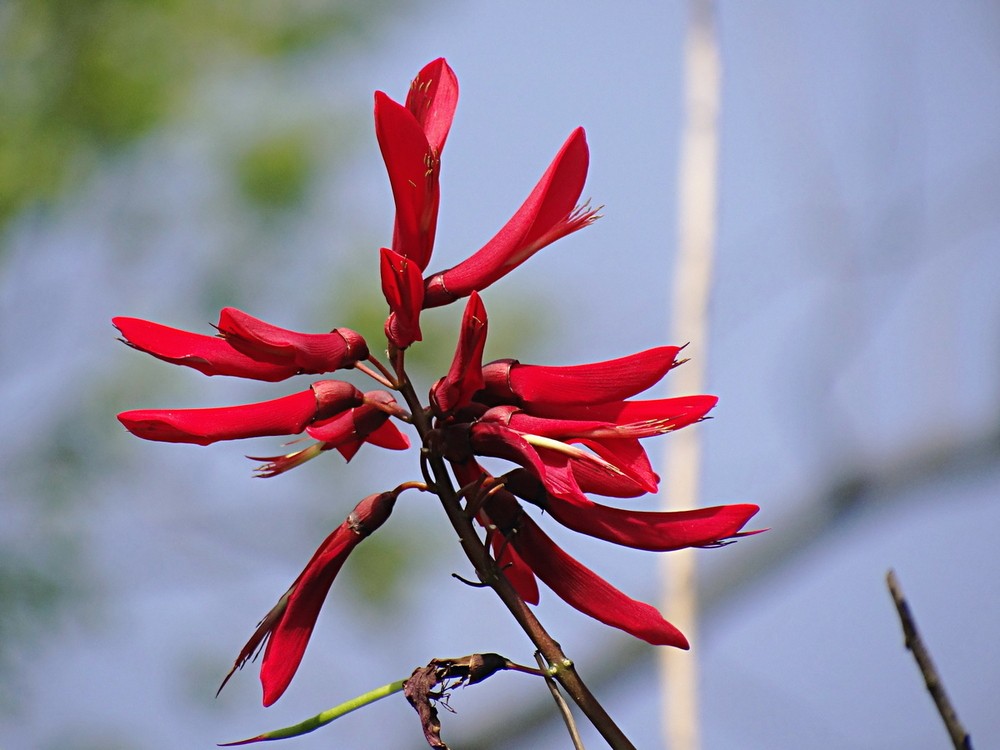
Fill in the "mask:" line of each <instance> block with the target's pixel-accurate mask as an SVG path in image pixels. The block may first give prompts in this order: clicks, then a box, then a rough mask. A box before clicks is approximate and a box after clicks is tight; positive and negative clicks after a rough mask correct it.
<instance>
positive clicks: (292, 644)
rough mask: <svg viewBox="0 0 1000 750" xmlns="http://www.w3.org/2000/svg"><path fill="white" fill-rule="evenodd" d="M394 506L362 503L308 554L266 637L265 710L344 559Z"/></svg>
mask: <svg viewBox="0 0 1000 750" xmlns="http://www.w3.org/2000/svg"><path fill="white" fill-rule="evenodd" d="M395 501H396V497H395V495H393V494H392V493H388V492H386V493H382V494H379V495H370V496H368V497H366V498H365V499H364V500H362V501H361V502H360V503H359V504H358V505H357V507H355V509H354V511H353V512H352V513H351V514H350V515H349V516H348V517H347V520H346V521H344V523H342V524H341V525H340V526H339V527H337V529H336V530H334V532H333V533H332V534H330V535H329V536H328V537H327V538H326V540H324V542H323V544H321V545H320V547H319V549H318V550H317V551H316V553H315V554H314V555H313V557H312V559H311V560H310V561H309V563H308V565H306V568H305V569H304V570H303V571H302V573H301V574H300V575H299V577H298V579H296V582H295V583H294V584H293V585H292V588H291V590H290V592H289V593H288V595H287V596H288V603H287V605H286V607H285V609H284V612H283V613H281V615H280V617H279V618H278V621H277V623H276V624H275V626H274V628H273V630H272V631H271V634H270V640H269V641H268V643H267V648H266V649H265V651H264V660H263V664H262V665H261V669H260V681H261V684H262V685H263V687H264V705H265V706H270V705H271V704H272V703H274V702H275V701H276V700H278V698H280V697H281V695H282V694H283V693H284V692H285V689H286V688H287V687H288V685H289V683H290V682H291V681H292V677H293V676H294V675H295V672H296V670H298V668H299V664H300V663H301V662H302V656H303V654H304V653H305V650H306V646H307V645H308V643H309V638H310V636H311V635H312V631H313V628H314V627H315V626H316V618H317V617H318V616H319V611H320V608H321V607H322V606H323V602H324V601H325V600H326V595H327V593H328V592H329V590H330V586H331V585H332V584H333V580H334V579H335V578H336V577H337V574H338V573H339V572H340V569H341V567H343V564H344V562H345V561H346V560H347V556H348V555H349V554H350V553H351V552H352V551H353V550H354V548H355V547H357V545H358V544H359V543H360V542H361V541H362V540H363V539H364V538H365V537H366V536H368V535H369V534H371V533H372V532H373V531H375V530H376V529H377V528H378V527H379V526H381V525H382V524H383V523H385V521H386V519H387V518H388V517H389V514H390V513H391V512H392V507H393V504H394V503H395Z"/></svg>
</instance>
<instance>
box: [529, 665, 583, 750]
mask: <svg viewBox="0 0 1000 750" xmlns="http://www.w3.org/2000/svg"><path fill="white" fill-rule="evenodd" d="M535 661H537V662H538V666H539V667H541V668H542V669H543V670H544V669H546V668H547V667H548V664H546V663H545V657H543V656H542V653H541V652H540V651H536V652H535ZM545 684H546V685H548V686H549V691H550V692H551V693H552V700H554V701H555V702H556V705H557V706H558V707H559V713H560V714H562V717H563V721H564V722H566V729H567V730H568V731H569V736H570V739H571V740H572V741H573V747H574V748H575V749H576V750H585V749H584V747H583V740H582V739H580V732H579V730H577V728H576V721H574V720H573V712H572V711H570V709H569V705H568V704H567V703H566V699H565V698H563V697H562V693H560V692H559V685H558V684H557V683H556V681H555V680H553V679H552V678H551V677H550V676H549V675H548V673H546V675H545Z"/></svg>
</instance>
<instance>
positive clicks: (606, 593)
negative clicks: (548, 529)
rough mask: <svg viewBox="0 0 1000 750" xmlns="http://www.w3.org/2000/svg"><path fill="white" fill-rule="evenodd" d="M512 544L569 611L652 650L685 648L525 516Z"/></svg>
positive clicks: (677, 635) (671, 630) (646, 609)
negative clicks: (630, 637) (577, 612)
mask: <svg viewBox="0 0 1000 750" xmlns="http://www.w3.org/2000/svg"><path fill="white" fill-rule="evenodd" d="M512 543H513V544H514V546H515V548H516V549H517V551H518V553H519V554H520V555H521V557H522V558H524V561H525V562H526V563H528V565H529V566H531V569H532V570H533V571H534V572H535V575H537V576H538V577H539V578H541V579H542V582H543V583H545V585H546V586H548V587H549V588H550V589H552V590H553V591H554V592H555V593H556V594H557V595H558V596H559V598H560V599H562V600H563V601H565V602H566V603H567V604H569V605H570V606H571V607H573V608H575V609H577V610H579V611H580V612H583V613H584V614H586V615H590V616H591V617H593V618H594V619H595V620H598V621H600V622H603V623H604V624H605V625H611V626H612V627H616V628H620V629H621V630H624V631H625V632H626V633H630V634H632V635H634V636H635V637H636V638H641V639H642V640H644V641H646V642H648V643H652V644H653V645H654V646H677V647H678V648H684V649H686V648H688V641H687V638H685V637H684V634H683V633H681V632H680V631H679V630H678V629H677V628H675V627H674V626H673V625H671V624H670V623H669V622H667V621H666V620H664V619H663V617H662V616H661V615H660V613H659V612H658V611H657V610H656V608H655V607H652V606H650V605H649V604H645V603H643V602H638V601H636V600H635V599H632V598H630V597H628V596H626V595H625V594H623V593H622V592H621V591H619V590H618V589H616V588H615V587H614V586H612V585H611V584H610V583H608V582H607V581H605V580H604V579H603V578H601V577H600V576H599V575H597V574H596V573H594V572H593V571H592V570H590V569H588V568H586V567H585V566H583V565H581V564H580V563H579V562H578V561H577V560H575V559H573V558H572V557H570V556H569V555H567V554H566V553H565V552H564V551H563V550H562V549H560V548H559V547H558V546H557V545H556V544H555V542H553V541H552V540H551V539H549V537H548V536H546V535H545V533H544V532H543V531H542V530H541V529H540V528H538V525H537V524H535V522H534V521H533V520H532V519H531V518H530V517H529V516H522V517H521V518H520V523H519V525H518V530H517V532H516V533H515V534H514V535H513V537H512Z"/></svg>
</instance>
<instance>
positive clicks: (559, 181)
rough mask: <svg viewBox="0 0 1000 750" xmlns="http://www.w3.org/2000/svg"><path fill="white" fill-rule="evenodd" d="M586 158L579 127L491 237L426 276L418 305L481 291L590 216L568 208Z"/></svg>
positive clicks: (576, 194) (591, 216) (575, 198)
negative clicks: (455, 262) (452, 263)
mask: <svg viewBox="0 0 1000 750" xmlns="http://www.w3.org/2000/svg"><path fill="white" fill-rule="evenodd" d="M589 161H590V156H589V152H588V150H587V139H586V136H585V135H584V132H583V128H577V129H576V130H574V131H573V133H572V134H570V136H569V138H568V139H567V140H566V142H565V143H564V144H563V147H562V148H561V149H560V150H559V153H558V154H556V157H555V159H553V161H552V163H551V164H550V165H549V168H548V169H547V170H546V171H545V174H544V175H542V179H541V180H540V181H539V182H538V184H537V185H536V186H535V189H534V190H532V191H531V195H529V196H528V198H527V200H525V202H524V203H523V204H522V205H521V207H520V208H519V209H518V210H517V213H515V214H514V216H513V217H511V219H510V221H508V222H507V223H506V224H505V225H504V227H503V228H502V229H501V230H500V231H499V232H497V234H496V236H494V237H493V239H491V240H490V241H489V242H487V243H486V244H485V245H484V246H483V247H482V248H481V249H480V250H478V251H476V252H475V253H474V254H473V255H472V256H471V257H469V258H467V259H466V260H464V261H462V262H461V263H459V264H458V265H457V266H455V267H454V268H450V269H448V270H447V271H443V272H441V273H437V274H434V275H433V276H431V277H430V278H429V279H428V280H427V285H426V286H427V292H426V294H425V297H424V307H437V306H439V305H446V304H448V303H449V302H452V301H454V300H456V299H458V298H460V297H467V296H468V295H469V294H470V293H471V292H472V291H473V290H476V291H482V290H483V289H485V288H486V287H488V286H489V285H490V284H492V283H493V282H494V281H496V280H497V279H499V278H501V277H503V276H506V275H507V274H508V273H510V272H511V271H513V270H514V269H515V268H517V266H519V265H521V264H522V263H523V262H524V261H526V260H527V259H528V258H530V257H531V256H532V255H534V254H535V253H536V252H538V251H539V250H541V249H542V248H543V247H545V246H546V245H548V244H550V243H552V242H554V241H555V240H557V239H559V238H560V237H563V236H565V235H567V234H569V233H571V232H575V231H576V230H577V229H581V228H582V227H585V226H586V225H587V224H589V223H590V222H591V221H593V219H594V212H592V211H587V210H574V206H575V205H576V203H577V201H578V200H579V199H580V193H582V192H583V183H584V181H585V180H586V179H587V167H588V164H589Z"/></svg>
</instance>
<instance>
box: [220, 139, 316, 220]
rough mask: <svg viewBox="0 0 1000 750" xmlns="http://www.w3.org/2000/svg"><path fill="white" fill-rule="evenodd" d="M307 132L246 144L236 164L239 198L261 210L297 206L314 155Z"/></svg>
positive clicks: (310, 172)
mask: <svg viewBox="0 0 1000 750" xmlns="http://www.w3.org/2000/svg"><path fill="white" fill-rule="evenodd" d="M312 142H313V141H312V139H310V137H309V134H308V133H301V132H299V131H297V130H290V131H283V132H280V133H277V134H274V135H270V136H266V137H263V138H261V139H260V140H258V141H257V142H255V143H253V144H251V145H250V147H249V148H248V149H246V150H245V151H244V152H243V154H242V155H241V157H240V159H239V161H238V163H237V168H236V171H237V176H238V182H239V186H240V190H241V192H242V193H243V197H244V198H246V199H247V200H248V201H249V202H250V203H252V204H255V205H257V206H260V207H261V208H271V209H282V208H290V207H293V206H295V205H298V204H299V203H300V202H301V201H302V198H303V197H304V196H305V193H306V190H307V188H308V187H309V181H310V178H311V177H312V175H313V171H314V170H313V167H314V165H315V163H316V155H314V154H313V152H312V148H311V147H310V146H311V144H312Z"/></svg>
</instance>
